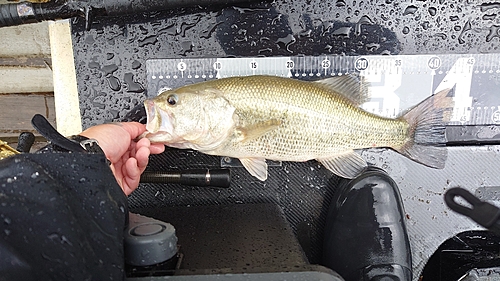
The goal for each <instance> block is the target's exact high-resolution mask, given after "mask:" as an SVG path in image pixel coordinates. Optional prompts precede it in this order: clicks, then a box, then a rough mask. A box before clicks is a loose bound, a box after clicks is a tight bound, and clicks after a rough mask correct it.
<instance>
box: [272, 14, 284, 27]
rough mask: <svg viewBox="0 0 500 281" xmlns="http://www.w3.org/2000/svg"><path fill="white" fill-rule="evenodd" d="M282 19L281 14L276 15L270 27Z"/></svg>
mask: <svg viewBox="0 0 500 281" xmlns="http://www.w3.org/2000/svg"><path fill="white" fill-rule="evenodd" d="M282 17H283V14H279V15H277V16H276V17H275V18H274V19H273V20H272V21H271V24H272V25H276V23H277V22H280V21H281V18H282Z"/></svg>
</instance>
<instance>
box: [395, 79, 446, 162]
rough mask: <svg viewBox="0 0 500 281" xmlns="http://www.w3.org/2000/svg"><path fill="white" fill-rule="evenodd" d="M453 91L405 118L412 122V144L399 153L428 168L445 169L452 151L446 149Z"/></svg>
mask: <svg viewBox="0 0 500 281" xmlns="http://www.w3.org/2000/svg"><path fill="white" fill-rule="evenodd" d="M449 91H450V89H446V90H443V91H441V92H439V93H437V94H435V95H433V96H431V97H429V98H427V99H426V100H424V101H423V102H421V103H420V104H418V105H417V106H415V107H413V108H412V109H411V110H410V111H408V112H407V113H406V114H404V115H403V116H402V117H400V118H402V119H404V120H406V121H407V122H408V124H409V125H410V126H409V132H408V135H409V138H408V139H409V140H408V141H407V142H406V143H405V144H404V145H402V146H401V147H399V148H395V149H396V150H397V151H398V152H399V153H401V154H403V155H405V156H406V157H408V158H410V159H412V160H414V161H416V162H418V163H421V164H423V165H425V166H428V167H432V168H436V169H442V168H444V165H445V162H446V158H447V156H448V150H447V149H446V147H445V144H446V135H445V129H446V127H445V121H446V120H447V119H448V118H449V114H447V109H449V108H451V107H452V106H453V100H452V98H451V97H447V94H448V92H449Z"/></svg>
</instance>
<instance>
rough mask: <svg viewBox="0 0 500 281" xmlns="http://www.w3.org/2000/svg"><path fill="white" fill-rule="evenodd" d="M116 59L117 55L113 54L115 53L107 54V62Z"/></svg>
mask: <svg viewBox="0 0 500 281" xmlns="http://www.w3.org/2000/svg"><path fill="white" fill-rule="evenodd" d="M114 57H115V54H113V53H107V54H106V59H107V60H111V59H113V58H114Z"/></svg>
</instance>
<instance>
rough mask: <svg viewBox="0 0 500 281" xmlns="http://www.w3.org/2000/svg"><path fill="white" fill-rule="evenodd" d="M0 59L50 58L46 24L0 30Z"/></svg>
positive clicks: (24, 25) (9, 27)
mask: <svg viewBox="0 0 500 281" xmlns="http://www.w3.org/2000/svg"><path fill="white" fill-rule="evenodd" d="M0 38H2V40H0V57H20V56H28V57H30V56H37V57H50V40H49V27H48V23H47V22H40V23H32V24H23V25H18V26H8V27H2V28H0Z"/></svg>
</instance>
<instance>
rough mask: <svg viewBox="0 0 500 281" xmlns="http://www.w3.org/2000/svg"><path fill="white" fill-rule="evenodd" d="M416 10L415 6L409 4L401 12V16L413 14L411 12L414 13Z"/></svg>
mask: <svg viewBox="0 0 500 281" xmlns="http://www.w3.org/2000/svg"><path fill="white" fill-rule="evenodd" d="M417 10H418V7H417V6H413V5H410V6H408V7H406V9H405V11H404V12H403V16H406V15H413V14H415V12H416V11H417Z"/></svg>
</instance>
